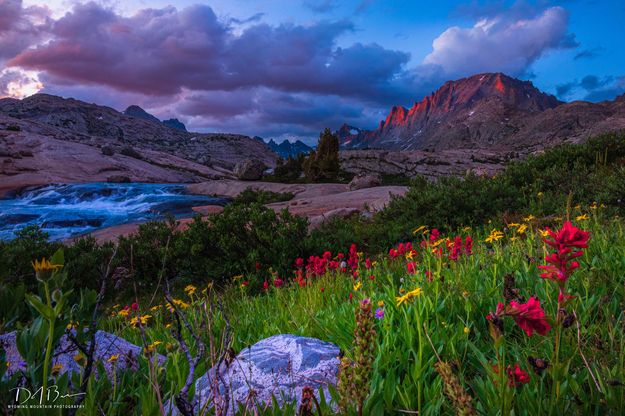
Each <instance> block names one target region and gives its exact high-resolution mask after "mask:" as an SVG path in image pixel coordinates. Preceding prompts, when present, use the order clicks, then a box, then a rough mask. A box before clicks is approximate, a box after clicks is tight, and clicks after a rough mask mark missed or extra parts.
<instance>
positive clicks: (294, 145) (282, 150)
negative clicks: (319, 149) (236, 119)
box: [254, 136, 313, 159]
mask: <svg viewBox="0 0 625 416" xmlns="http://www.w3.org/2000/svg"><path fill="white" fill-rule="evenodd" d="M254 138H255V139H256V140H258V141H261V142H263V143H265V144H266V145H267V146H268V147H269V148H270V149H271V150H272V151H273V152H274V153H276V154H277V155H278V156H280V157H281V158H282V159H287V158H288V157H289V156H291V157H296V156H298V155H299V154H302V153H303V154H308V153H310V152H311V151H312V150H313V148H312V147H310V146H308V145H307V144H306V143H304V142H303V141H301V140H296V141H294V142H290V141H288V140H286V139H285V140H283V141H282V142H281V143H278V142H276V141H275V140H274V139H270V140H269V141H268V142H265V139H263V138H262V137H259V136H254Z"/></svg>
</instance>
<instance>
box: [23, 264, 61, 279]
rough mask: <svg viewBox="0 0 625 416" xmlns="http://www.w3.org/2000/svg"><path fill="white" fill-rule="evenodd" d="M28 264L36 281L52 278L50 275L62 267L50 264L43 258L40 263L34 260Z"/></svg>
mask: <svg viewBox="0 0 625 416" xmlns="http://www.w3.org/2000/svg"><path fill="white" fill-rule="evenodd" d="M30 264H31V265H32V266H33V269H34V270H35V275H36V276H37V279H39V280H41V281H44V280H47V279H49V278H50V277H51V276H52V273H54V272H55V271H57V270H59V269H61V268H62V267H63V265H61V264H52V263H51V262H50V260H46V259H45V258H43V259H41V261H37V260H35V261H34V262H31V263H30Z"/></svg>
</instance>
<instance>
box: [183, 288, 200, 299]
mask: <svg viewBox="0 0 625 416" xmlns="http://www.w3.org/2000/svg"><path fill="white" fill-rule="evenodd" d="M196 290H197V288H196V287H195V286H193V285H187V287H185V288H184V291H185V292H186V294H187V295H188V296H189V297H191V296H193V294H194V293H195V291H196Z"/></svg>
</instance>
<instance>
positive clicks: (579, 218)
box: [575, 214, 590, 221]
mask: <svg viewBox="0 0 625 416" xmlns="http://www.w3.org/2000/svg"><path fill="white" fill-rule="evenodd" d="M589 218H590V217H589V216H588V214H583V215H578V216H577V217H575V221H586V220H588V219H589Z"/></svg>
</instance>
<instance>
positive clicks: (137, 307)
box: [130, 302, 139, 311]
mask: <svg viewBox="0 0 625 416" xmlns="http://www.w3.org/2000/svg"><path fill="white" fill-rule="evenodd" d="M130 308H131V309H132V310H133V311H136V310H137V309H139V304H138V303H137V302H133V303H132V305H131V306H130Z"/></svg>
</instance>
